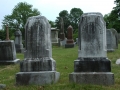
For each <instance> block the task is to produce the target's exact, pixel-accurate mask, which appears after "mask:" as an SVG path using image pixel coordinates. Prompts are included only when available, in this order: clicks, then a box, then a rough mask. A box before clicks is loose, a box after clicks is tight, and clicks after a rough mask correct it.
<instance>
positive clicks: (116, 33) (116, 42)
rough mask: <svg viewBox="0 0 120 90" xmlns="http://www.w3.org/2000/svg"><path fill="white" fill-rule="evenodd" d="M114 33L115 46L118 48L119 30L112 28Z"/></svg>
mask: <svg viewBox="0 0 120 90" xmlns="http://www.w3.org/2000/svg"><path fill="white" fill-rule="evenodd" d="M111 31H112V34H113V41H112V42H113V48H114V49H118V32H117V31H116V30H115V29H114V28H111Z"/></svg>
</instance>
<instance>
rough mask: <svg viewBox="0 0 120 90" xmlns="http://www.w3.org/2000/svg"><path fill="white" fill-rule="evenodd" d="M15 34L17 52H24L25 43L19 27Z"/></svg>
mask: <svg viewBox="0 0 120 90" xmlns="http://www.w3.org/2000/svg"><path fill="white" fill-rule="evenodd" d="M14 35H15V48H16V52H18V53H23V52H24V48H23V44H22V33H21V31H20V30H19V29H17V30H16V31H15V33H14Z"/></svg>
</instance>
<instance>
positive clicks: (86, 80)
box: [69, 72, 114, 85]
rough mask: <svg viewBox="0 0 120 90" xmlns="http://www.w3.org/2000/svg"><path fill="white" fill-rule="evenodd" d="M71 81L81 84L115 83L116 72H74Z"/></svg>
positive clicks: (70, 75)
mask: <svg viewBox="0 0 120 90" xmlns="http://www.w3.org/2000/svg"><path fill="white" fill-rule="evenodd" d="M69 81H70V82H74V83H79V84H95V85H113V84H114V74H113V73H111V72H73V73H71V74H69Z"/></svg>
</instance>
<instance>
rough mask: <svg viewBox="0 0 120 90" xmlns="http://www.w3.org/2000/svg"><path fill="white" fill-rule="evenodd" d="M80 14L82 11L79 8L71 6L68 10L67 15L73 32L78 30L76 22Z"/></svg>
mask: <svg viewBox="0 0 120 90" xmlns="http://www.w3.org/2000/svg"><path fill="white" fill-rule="evenodd" d="M82 14H83V11H82V10H81V9H80V8H72V9H71V10H70V16H69V18H70V24H71V25H72V27H73V28H74V32H76V30H78V23H79V19H80V16H81V15H82Z"/></svg>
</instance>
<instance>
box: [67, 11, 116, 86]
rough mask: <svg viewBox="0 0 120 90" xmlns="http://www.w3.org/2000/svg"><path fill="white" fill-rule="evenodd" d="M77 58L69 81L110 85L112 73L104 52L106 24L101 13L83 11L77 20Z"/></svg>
mask: <svg viewBox="0 0 120 90" xmlns="http://www.w3.org/2000/svg"><path fill="white" fill-rule="evenodd" d="M78 34H79V35H78V36H79V37H78V40H79V41H78V43H79V44H78V45H79V46H78V49H79V50H78V59H77V60H75V61H74V72H73V73H71V74H69V81H70V82H75V83H80V84H97V85H112V84H114V74H113V73H111V62H110V60H108V58H107V53H106V24H105V22H104V20H103V16H102V14H101V13H84V14H83V15H82V16H81V18H80V22H79V32H78Z"/></svg>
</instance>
